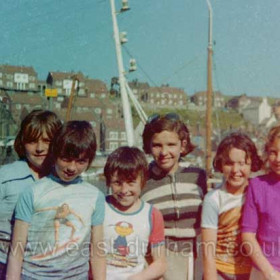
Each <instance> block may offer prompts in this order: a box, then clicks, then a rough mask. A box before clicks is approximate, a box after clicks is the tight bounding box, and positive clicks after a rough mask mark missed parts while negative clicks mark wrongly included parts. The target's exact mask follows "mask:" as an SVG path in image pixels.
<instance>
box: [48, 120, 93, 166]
mask: <svg viewBox="0 0 280 280" xmlns="http://www.w3.org/2000/svg"><path fill="white" fill-rule="evenodd" d="M96 148H97V145H96V138H95V133H94V131H93V128H92V126H91V124H90V123H89V122H87V121H69V122H67V123H65V124H64V125H63V126H62V127H61V129H60V130H59V132H58V134H57V136H56V137H55V138H54V140H53V143H52V154H53V157H54V161H55V160H56V159H57V158H69V159H77V158H79V157H80V156H81V155H83V156H85V158H86V159H89V165H88V166H90V164H91V163H92V161H93V159H94V157H95V153H96Z"/></svg>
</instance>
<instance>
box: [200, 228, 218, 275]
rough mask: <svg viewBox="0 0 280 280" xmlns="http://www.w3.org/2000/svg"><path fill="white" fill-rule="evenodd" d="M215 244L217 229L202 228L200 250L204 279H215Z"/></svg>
mask: <svg viewBox="0 0 280 280" xmlns="http://www.w3.org/2000/svg"><path fill="white" fill-rule="evenodd" d="M216 244H217V230H216V229H211V228H202V250H203V271H204V280H217V279H218V275H217V269H216V262H215V255H216Z"/></svg>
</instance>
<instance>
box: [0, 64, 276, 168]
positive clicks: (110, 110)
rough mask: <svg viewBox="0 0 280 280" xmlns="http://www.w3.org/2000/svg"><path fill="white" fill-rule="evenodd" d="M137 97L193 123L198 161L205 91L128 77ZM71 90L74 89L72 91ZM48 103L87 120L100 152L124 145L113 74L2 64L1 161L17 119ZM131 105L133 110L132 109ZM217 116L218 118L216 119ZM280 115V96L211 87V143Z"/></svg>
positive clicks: (261, 128)
mask: <svg viewBox="0 0 280 280" xmlns="http://www.w3.org/2000/svg"><path fill="white" fill-rule="evenodd" d="M129 86H130V88H131V89H132V91H133V93H134V94H135V97H136V98H137V99H138V101H139V102H140V104H141V106H142V107H143V109H144V110H145V112H146V113H147V114H148V115H149V114H151V113H153V112H160V113H164V112H168V111H176V112H178V113H179V114H180V115H181V117H182V118H183V119H184V120H186V122H187V123H188V124H189V125H190V127H191V133H192V138H193V141H194V142H195V144H196V145H197V147H198V149H197V151H196V154H195V158H196V161H197V160H198V159H199V160H200V161H201V162H196V163H197V164H199V165H202V164H203V154H204V152H203V150H204V138H205V137H204V135H205V121H204V117H203V116H204V112H205V110H206V99H207V96H206V91H199V92H196V93H194V94H193V95H192V96H189V95H188V93H187V92H185V91H184V90H182V89H180V88H176V87H170V86H169V85H162V86H160V87H151V86H150V85H149V84H148V83H146V82H141V81H138V80H133V81H130V82H129ZM71 93H72V94H71ZM36 108H43V109H49V110H52V111H54V112H56V113H57V114H58V116H59V117H60V118H61V119H62V120H64V121H65V120H66V119H67V117H68V118H70V119H77V120H87V121H89V122H90V123H91V124H92V126H93V127H94V129H95V133H96V136H97V142H98V153H99V154H108V153H110V152H111V151H113V150H114V149H116V148H117V147H119V146H122V145H126V144H127V142H126V132H125V125H124V119H123V113H122V102H121V98H120V88H119V83H118V78H117V77H112V79H111V84H110V85H106V84H105V83H104V82H103V81H101V80H98V79H94V78H92V77H88V76H85V75H84V74H83V73H81V72H49V73H48V74H47V75H46V80H44V81H41V80H39V79H38V74H37V72H36V70H35V69H34V68H33V67H29V66H15V65H0V115H1V118H0V119H1V125H0V148H1V160H0V164H3V163H6V162H7V161H10V160H14V159H12V158H11V159H9V157H12V155H13V151H12V145H13V141H14V138H15V135H16V133H17V129H18V125H19V124H20V122H21V120H22V119H23V118H24V117H25V115H26V114H27V113H28V112H30V111H31V110H33V109H36ZM132 111H133V110H132ZM219 118H220V120H219ZM133 119H134V129H135V138H136V145H137V146H139V147H141V146H142V143H141V134H142V130H143V126H144V124H143V123H141V122H140V120H139V118H138V117H137V114H136V113H135V111H133ZM279 120H280V98H277V99H276V98H267V97H265V98H261V97H257V96H256V97H249V96H247V95H246V94H245V93H240V95H238V96H228V95H224V94H223V93H222V92H220V91H215V92H214V93H213V123H214V122H215V124H214V125H213V149H214V150H215V146H216V145H217V142H218V140H220V137H221V135H223V134H225V133H226V132H227V131H229V130H233V129H244V130H246V131H247V132H248V133H250V134H251V136H252V137H253V138H258V137H262V135H264V134H263V132H265V131H266V130H267V129H268V128H270V127H271V126H273V125H275V124H276V123H277V122H279Z"/></svg>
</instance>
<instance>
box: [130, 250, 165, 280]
mask: <svg viewBox="0 0 280 280" xmlns="http://www.w3.org/2000/svg"><path fill="white" fill-rule="evenodd" d="M151 254H152V263H151V264H150V265H149V266H148V267H147V268H145V269H144V270H143V271H142V272H140V273H137V274H135V275H132V276H131V277H129V278H128V280H150V279H159V278H160V277H162V276H163V274H164V272H165V271H166V259H165V246H164V245H159V246H156V247H153V248H152V249H151Z"/></svg>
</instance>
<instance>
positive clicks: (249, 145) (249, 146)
mask: <svg viewBox="0 0 280 280" xmlns="http://www.w3.org/2000/svg"><path fill="white" fill-rule="evenodd" d="M232 148H236V149H239V150H242V151H244V152H245V153H246V158H245V160H246V162H248V160H251V170H252V171H253V172H256V171H258V170H260V168H261V167H262V160H261V158H260V157H259V155H258V152H257V148H256V145H255V143H254V142H253V141H252V140H251V138H250V137H249V136H248V135H246V134H244V133H241V132H233V133H231V134H229V135H228V136H226V137H225V138H224V139H223V140H222V141H221V142H220V144H219V146H218V149H217V152H216V155H215V158H214V160H213V166H214V169H215V171H218V172H221V173H222V172H223V164H224V163H225V162H226V161H227V160H228V159H229V152H230V150H231V149H232Z"/></svg>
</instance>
